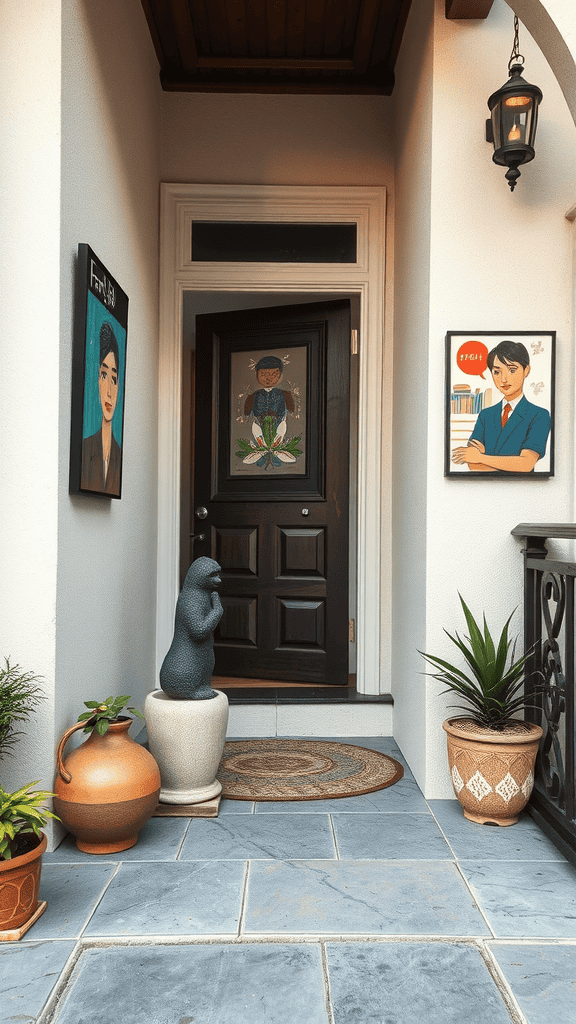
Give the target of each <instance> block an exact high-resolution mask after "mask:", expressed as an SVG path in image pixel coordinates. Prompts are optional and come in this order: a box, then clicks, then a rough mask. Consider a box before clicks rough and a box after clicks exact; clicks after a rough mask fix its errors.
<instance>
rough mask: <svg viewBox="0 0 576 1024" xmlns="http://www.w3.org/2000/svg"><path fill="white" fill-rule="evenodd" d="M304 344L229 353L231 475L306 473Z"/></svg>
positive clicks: (306, 398)
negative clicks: (295, 346)
mask: <svg viewBox="0 0 576 1024" xmlns="http://www.w3.org/2000/svg"><path fill="white" fill-rule="evenodd" d="M306 370H307V367H306V348H305V347H304V346H302V347H298V348H289V349H288V351H286V350H285V349H270V350H262V349H260V350H255V351H236V352H232V353H231V361H230V385H231V402H230V412H231V420H232V422H231V424H230V429H231V440H232V444H231V446H230V462H231V465H230V473H231V475H232V476H255V475H258V476H261V475H263V474H268V473H270V472H271V473H272V474H273V475H275V476H276V475H278V474H280V475H284V476H286V475H290V476H292V475H297V476H302V475H304V474H305V473H306V455H305V452H306V420H307V416H306V411H307V404H308V395H307V393H306V392H307V386H306V381H307V373H306Z"/></svg>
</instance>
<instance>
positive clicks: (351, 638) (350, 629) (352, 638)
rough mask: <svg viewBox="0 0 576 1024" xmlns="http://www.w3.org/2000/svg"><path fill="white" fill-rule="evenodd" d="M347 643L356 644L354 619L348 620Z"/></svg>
mask: <svg viewBox="0 0 576 1024" xmlns="http://www.w3.org/2000/svg"><path fill="white" fill-rule="evenodd" d="M348 641H349V643H351V644H355V643H356V619H348Z"/></svg>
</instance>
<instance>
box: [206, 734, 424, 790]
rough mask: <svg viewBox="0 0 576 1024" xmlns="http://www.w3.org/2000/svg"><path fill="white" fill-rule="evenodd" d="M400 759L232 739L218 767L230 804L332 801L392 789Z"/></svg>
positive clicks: (362, 750)
mask: <svg viewBox="0 0 576 1024" xmlns="http://www.w3.org/2000/svg"><path fill="white" fill-rule="evenodd" d="M403 775H404V769H403V768H402V765H401V764H399V762H398V761H395V760H394V758H393V757H388V756H387V755H386V754H380V753H378V751H376V750H368V749H367V748H366V747H356V746H354V745H353V744H352V743H336V742H326V741H323V740H288V739H287V740H276V739H271V740H230V741H229V742H228V743H226V745H225V747H224V753H223V755H222V760H221V762H220V767H219V769H218V775H217V778H218V779H219V780H220V782H221V783H222V796H223V797H228V799H230V800H329V799H333V798H334V797H344V796H360V794H361V793H373V792H374V791H375V790H377V789H384V788H385V787H386V786H392V785H393V784H394V783H395V782H398V780H399V779H401V778H402V776H403Z"/></svg>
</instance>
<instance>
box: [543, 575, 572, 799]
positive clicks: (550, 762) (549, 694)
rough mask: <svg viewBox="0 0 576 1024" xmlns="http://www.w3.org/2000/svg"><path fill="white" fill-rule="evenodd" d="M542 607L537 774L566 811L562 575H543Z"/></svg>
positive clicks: (564, 604) (564, 599)
mask: <svg viewBox="0 0 576 1024" xmlns="http://www.w3.org/2000/svg"><path fill="white" fill-rule="evenodd" d="M540 603H541V608H542V616H543V620H544V625H545V628H546V638H545V639H544V641H543V643H542V674H543V677H544V680H543V689H542V712H543V715H544V718H545V719H546V727H545V728H544V739H543V743H542V747H541V749H540V754H539V758H538V760H539V768H540V771H539V773H538V774H539V775H540V778H541V781H542V782H543V783H544V786H545V787H546V790H547V792H548V794H549V796H550V797H551V798H552V799H553V800H554V801H555V802H556V803H557V804H558V806H559V807H560V808H564V806H565V787H566V774H565V769H564V756H563V753H562V746H561V743H560V739H559V736H558V732H559V728H560V724H561V720H562V715H563V714H564V713H565V711H566V677H565V675H564V672H563V668H562V658H561V656H560V648H559V646H558V636H559V634H560V630H561V629H562V623H563V621H564V612H565V610H566V581H565V579H564V577H563V576H562V575H560V574H559V573H555V572H545V573H543V575H542V581H541V586H540ZM542 725H543V726H544V722H542Z"/></svg>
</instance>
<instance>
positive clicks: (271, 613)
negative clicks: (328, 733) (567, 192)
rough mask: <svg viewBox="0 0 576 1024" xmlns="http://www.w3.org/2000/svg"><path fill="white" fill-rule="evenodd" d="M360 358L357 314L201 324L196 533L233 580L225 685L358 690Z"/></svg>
mask: <svg viewBox="0 0 576 1024" xmlns="http://www.w3.org/2000/svg"><path fill="white" fill-rule="evenodd" d="M349 352H350V306H349V302H348V301H347V300H338V301H336V302H325V303H314V304H307V305H300V306H283V307H276V308H269V309H258V310H243V311H241V312H235V313H216V314H209V315H203V316H198V317H197V318H196V373H195V377H196V387H195V428H194V435H195V452H194V466H195V468H194V483H193V508H192V516H191V530H190V533H191V535H194V536H195V538H196V539H195V541H194V544H193V548H192V550H193V554H194V557H198V556H200V555H210V556H211V557H212V558H215V559H216V561H217V562H219V563H220V565H221V567H222V586H221V598H222V604H223V607H224V615H223V617H222V620H221V622H220V625H219V627H218V630H217V632H216V635H215V643H214V650H215V655H216V666H215V670H214V671H215V674H216V675H222V676H244V677H255V678H269V679H278V680H298V681H302V682H306V681H308V682H316V683H330V684H332V685H346V684H347V682H348V473H349V470H348V466H349ZM198 535H201V538H199V537H198Z"/></svg>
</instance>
